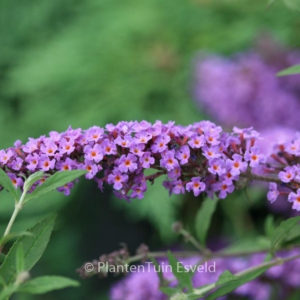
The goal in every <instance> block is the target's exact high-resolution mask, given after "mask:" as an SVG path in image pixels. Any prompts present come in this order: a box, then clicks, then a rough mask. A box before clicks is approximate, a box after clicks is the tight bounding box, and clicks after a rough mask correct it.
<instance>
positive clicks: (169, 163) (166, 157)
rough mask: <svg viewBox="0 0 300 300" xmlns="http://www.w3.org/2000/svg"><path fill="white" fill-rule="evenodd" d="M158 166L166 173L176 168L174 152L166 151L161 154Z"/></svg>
mask: <svg viewBox="0 0 300 300" xmlns="http://www.w3.org/2000/svg"><path fill="white" fill-rule="evenodd" d="M160 165H161V166H162V167H163V168H166V169H167V170H168V171H171V170H173V169H174V168H176V167H178V166H179V164H178V160H177V159H176V158H175V151H174V150H171V151H167V152H165V153H163V154H162V159H161V160H160Z"/></svg>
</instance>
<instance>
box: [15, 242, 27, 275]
mask: <svg viewBox="0 0 300 300" xmlns="http://www.w3.org/2000/svg"><path fill="white" fill-rule="evenodd" d="M24 268H25V257H24V248H23V244H22V243H19V244H18V247H17V253H16V271H17V274H20V273H21V272H22V271H24V270H25V269H24Z"/></svg>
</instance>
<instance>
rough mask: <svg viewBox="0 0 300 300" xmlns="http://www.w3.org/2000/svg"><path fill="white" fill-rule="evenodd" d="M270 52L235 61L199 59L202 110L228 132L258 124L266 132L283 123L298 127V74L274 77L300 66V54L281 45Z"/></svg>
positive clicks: (238, 57) (197, 86)
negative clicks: (233, 128)
mask: <svg viewBox="0 0 300 300" xmlns="http://www.w3.org/2000/svg"><path fill="white" fill-rule="evenodd" d="M271 49H272V50H271V51H268V52H267V51H263V50H264V49H259V50H260V51H258V52H245V53H240V54H238V55H236V56H234V57H233V58H223V57H220V56H217V55H211V56H207V57H204V58H202V59H200V61H199V62H198V63H197V65H196V75H195V88H194V98H195V100H196V101H197V103H198V104H199V106H200V107H201V108H204V110H206V111H207V113H208V114H209V115H210V116H211V117H212V118H214V119H215V120H216V121H218V122H220V124H222V125H223V126H226V127H229V128H230V127H232V126H235V125H237V126H242V127H243V126H255V128H257V129H259V130H263V129H265V128H271V127H274V126H278V125H281V124H285V126H286V127H290V128H294V129H300V125H299V121H298V114H297V112H298V111H299V110H300V101H299V96H300V89H299V83H300V76H298V75H296V76H288V77H280V78H278V77H276V76H275V75H276V73H277V72H279V71H281V70H282V69H284V68H287V67H289V66H292V65H294V64H299V63H300V53H297V52H286V51H282V50H281V49H279V47H278V46H273V47H272V48H271ZM264 52H265V53H264Z"/></svg>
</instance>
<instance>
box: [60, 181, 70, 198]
mask: <svg viewBox="0 0 300 300" xmlns="http://www.w3.org/2000/svg"><path fill="white" fill-rule="evenodd" d="M73 186H74V183H73V182H69V183H66V184H65V185H64V186H61V187H59V188H58V189H57V190H58V191H59V192H63V193H64V195H65V196H69V195H70V190H71V188H72V187H73Z"/></svg>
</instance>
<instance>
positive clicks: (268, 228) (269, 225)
mask: <svg viewBox="0 0 300 300" xmlns="http://www.w3.org/2000/svg"><path fill="white" fill-rule="evenodd" d="M264 229H265V234H266V236H267V237H271V236H272V235H273V233H274V231H275V224H274V216H273V215H268V216H267V217H266V220H265V224H264Z"/></svg>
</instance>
